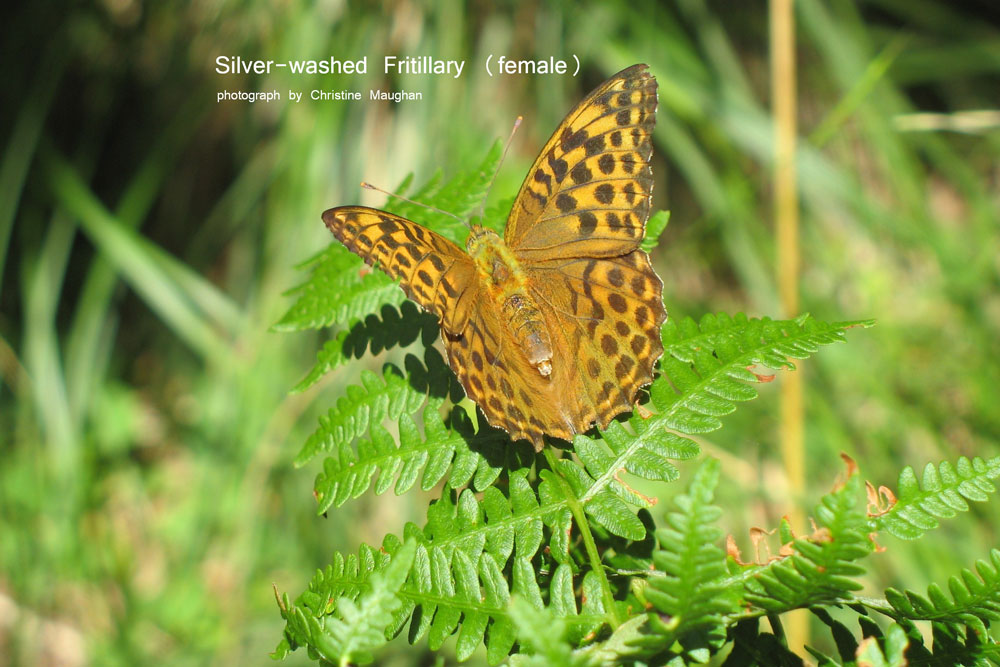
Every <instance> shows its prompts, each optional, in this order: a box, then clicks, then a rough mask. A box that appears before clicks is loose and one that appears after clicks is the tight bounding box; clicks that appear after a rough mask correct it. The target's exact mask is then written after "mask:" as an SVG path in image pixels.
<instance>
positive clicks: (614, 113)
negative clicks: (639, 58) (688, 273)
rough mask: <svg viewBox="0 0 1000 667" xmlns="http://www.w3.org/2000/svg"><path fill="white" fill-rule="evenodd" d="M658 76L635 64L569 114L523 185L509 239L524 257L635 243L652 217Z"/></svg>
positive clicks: (626, 247) (604, 250)
mask: <svg viewBox="0 0 1000 667" xmlns="http://www.w3.org/2000/svg"><path fill="white" fill-rule="evenodd" d="M655 112H656V80H655V79H654V78H653V77H652V75H650V74H649V71H648V70H647V68H646V66H645V65H635V66H633V67H630V68H628V69H626V70H623V71H621V72H619V73H618V74H616V75H615V76H613V77H611V78H610V79H608V80H607V81H605V82H604V83H603V84H602V85H601V86H599V87H598V88H597V89H596V90H594V91H593V92H592V93H591V94H590V95H588V96H587V98H586V99H584V100H583V101H582V102H581V103H580V104H578V105H577V106H576V108H575V109H573V110H572V111H571V112H570V113H569V114H568V115H567V116H566V118H565V119H564V120H563V122H562V123H561V124H560V126H559V128H558V129H557V130H556V131H555V133H554V134H553V135H552V137H551V138H550V139H549V141H548V142H547V143H546V144H545V147H544V148H542V152H541V154H540V155H539V156H538V159H536V160H535V163H534V164H533V165H532V167H531V169H530V170H529V171H528V175H527V177H526V178H525V180H524V183H523V184H522V185H521V190H520V192H519V193H518V196H517V199H516V201H515V203H514V207H513V209H512V210H511V213H510V217H509V218H508V220H507V229H506V232H505V234H504V239H505V241H506V243H507V245H508V246H510V248H511V249H512V250H514V251H515V252H516V253H517V255H518V257H519V258H520V259H521V260H522V261H524V262H530V261H534V260H537V259H552V258H554V257H609V256H616V255H622V254H625V253H627V252H630V251H631V250H633V249H635V248H636V247H637V246H638V244H639V242H640V241H641V240H642V236H643V230H644V227H645V224H646V218H648V217H649V207H650V197H651V192H652V188H653V175H652V170H651V169H650V166H649V162H650V157H651V155H652V140H651V136H650V135H651V134H652V131H653V123H654V119H655Z"/></svg>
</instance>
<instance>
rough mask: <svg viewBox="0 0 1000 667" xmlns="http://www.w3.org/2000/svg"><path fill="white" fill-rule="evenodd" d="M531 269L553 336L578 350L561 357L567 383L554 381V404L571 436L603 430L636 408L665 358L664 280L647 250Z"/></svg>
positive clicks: (544, 263)
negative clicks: (591, 428) (568, 424)
mask: <svg viewBox="0 0 1000 667" xmlns="http://www.w3.org/2000/svg"><path fill="white" fill-rule="evenodd" d="M527 271H528V273H529V279H530V282H531V284H532V286H533V288H532V289H533V292H534V295H535V298H536V300H537V301H538V303H539V305H540V306H541V308H542V310H543V311H546V317H547V318H548V319H549V320H550V321H551V322H552V324H551V325H550V329H549V330H550V331H555V332H557V335H558V336H559V337H560V343H559V346H560V348H562V349H565V350H570V351H572V352H571V354H567V355H566V356H565V357H564V358H562V359H560V362H561V366H562V367H563V369H562V370H563V373H564V377H563V378H560V379H559V380H557V381H556V382H554V384H556V386H558V387H560V390H559V391H558V392H557V393H556V395H555V396H553V403H552V405H553V406H556V407H557V410H558V411H559V412H560V413H562V414H564V415H565V421H571V422H572V423H573V424H574V426H575V429H570V430H569V434H568V435H571V434H572V433H575V432H578V431H582V430H586V428H587V427H589V425H590V424H591V423H592V422H594V421H596V422H597V424H598V426H600V427H601V428H605V427H606V426H607V425H608V423H609V422H610V421H611V419H612V418H614V416H615V415H617V414H619V413H621V412H625V411H627V410H631V409H632V406H633V405H634V404H635V401H636V400H637V397H638V393H639V390H640V389H641V388H642V387H643V386H644V385H647V384H649V383H650V382H651V381H652V380H653V365H654V364H655V363H656V361H657V360H658V359H659V358H660V357H661V356H662V355H663V344H662V343H661V341H660V327H661V326H662V325H663V322H664V321H665V320H666V318H667V312H666V310H665V309H664V307H663V282H662V281H661V280H660V278H659V276H657V275H656V273H655V272H654V271H653V268H652V266H651V265H650V263H649V257H648V256H647V255H646V253H645V252H643V251H642V250H634V251H632V252H630V253H628V254H626V255H621V256H619V257H606V258H593V257H583V258H575V259H569V260H562V259H559V260H550V261H547V262H539V263H536V264H533V265H532V266H531V267H530V268H528V269H527ZM556 435H558V436H559V437H563V438H565V437H567V435H564V434H561V433H559V432H557V433H556Z"/></svg>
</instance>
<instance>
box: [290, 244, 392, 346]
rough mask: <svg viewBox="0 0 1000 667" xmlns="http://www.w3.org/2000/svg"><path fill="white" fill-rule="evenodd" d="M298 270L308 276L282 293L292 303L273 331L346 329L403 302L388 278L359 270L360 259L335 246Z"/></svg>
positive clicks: (374, 272)
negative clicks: (387, 306) (308, 270)
mask: <svg viewBox="0 0 1000 667" xmlns="http://www.w3.org/2000/svg"><path fill="white" fill-rule="evenodd" d="M299 268H302V269H307V268H308V269H311V270H312V272H311V274H310V275H309V279H308V280H307V281H306V282H304V283H303V284H301V285H299V286H298V287H295V288H293V289H292V290H289V291H288V292H286V294H287V295H289V296H295V297H296V300H295V303H294V304H292V307H291V308H289V309H288V312H286V313H285V315H284V316H283V317H282V318H281V319H280V320H278V322H277V323H276V324H275V325H274V326H273V327H272V328H273V329H274V330H275V331H302V330H305V329H321V328H323V327H328V326H330V325H331V324H335V323H336V324H341V325H347V326H349V325H350V324H352V323H354V322H356V321H358V320H359V319H361V318H363V317H365V316H366V315H368V314H369V313H375V312H378V310H379V309H380V308H381V307H382V306H383V305H385V304H390V305H399V304H401V303H402V302H403V301H405V300H406V295H404V294H403V292H402V290H400V289H399V287H398V286H396V284H395V283H394V282H393V281H392V280H391V279H390V278H389V276H387V275H385V274H384V273H382V272H381V271H369V270H368V269H367V267H365V268H364V269H363V268H362V262H361V259H360V258H359V257H358V256H357V255H355V254H353V253H352V252H351V251H350V250H348V249H347V248H345V247H344V246H342V245H340V244H339V243H331V244H330V246H329V247H327V249H326V250H324V251H322V252H321V253H319V254H318V255H316V256H315V257H313V258H312V259H309V260H307V261H306V262H304V263H303V264H301V265H300V267H299Z"/></svg>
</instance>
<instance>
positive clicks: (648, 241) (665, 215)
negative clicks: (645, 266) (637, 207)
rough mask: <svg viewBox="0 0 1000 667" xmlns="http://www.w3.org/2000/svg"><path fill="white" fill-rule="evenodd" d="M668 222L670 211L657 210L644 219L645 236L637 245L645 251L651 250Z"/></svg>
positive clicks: (657, 242) (658, 240)
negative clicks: (647, 218)
mask: <svg viewBox="0 0 1000 667" xmlns="http://www.w3.org/2000/svg"><path fill="white" fill-rule="evenodd" d="M669 222H670V211H657V212H656V213H654V214H653V215H651V216H649V220H647V221H646V236H645V237H644V238H643V239H642V243H641V244H639V247H640V248H642V249H643V250H645V251H646V252H652V251H653V249H654V248H655V247H656V246H657V245H658V244H659V242H660V235H661V234H662V233H663V231H664V230H665V229H666V228H667V223H669Z"/></svg>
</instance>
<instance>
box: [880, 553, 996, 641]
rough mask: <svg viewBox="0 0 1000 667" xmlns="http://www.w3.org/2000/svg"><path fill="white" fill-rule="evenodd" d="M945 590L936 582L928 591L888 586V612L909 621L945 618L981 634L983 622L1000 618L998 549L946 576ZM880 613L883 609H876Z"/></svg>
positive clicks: (984, 629)
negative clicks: (919, 591) (974, 566)
mask: <svg viewBox="0 0 1000 667" xmlns="http://www.w3.org/2000/svg"><path fill="white" fill-rule="evenodd" d="M948 593H950V595H947V594H945V592H944V591H943V590H942V589H941V587H940V586H938V585H937V584H931V585H930V586H928V587H927V595H926V596H924V595H920V594H918V593H915V592H913V591H909V590H908V591H905V592H903V593H901V592H899V591H898V590H896V589H894V588H890V589H887V590H886V592H885V598H886V600H887V601H888V603H889V604H890V605H892V612H889V613H890V615H891V616H893V617H895V618H906V619H909V620H912V621H947V622H950V623H965V624H966V625H968V626H969V627H970V628H972V629H973V630H974V631H976V632H977V633H979V634H981V635H986V633H987V629H986V626H987V625H989V624H990V623H991V622H992V621H996V620H1000V551H998V550H996V549H993V550H992V551H991V552H990V559H989V561H988V562H987V561H984V560H980V561H978V562H977V563H976V571H975V572H973V571H972V570H969V569H963V570H962V572H961V575H960V576H957V577H956V576H953V577H951V578H950V579H949V580H948ZM879 611H882V612H883V613H886V610H884V609H881V608H880V609H879Z"/></svg>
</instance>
